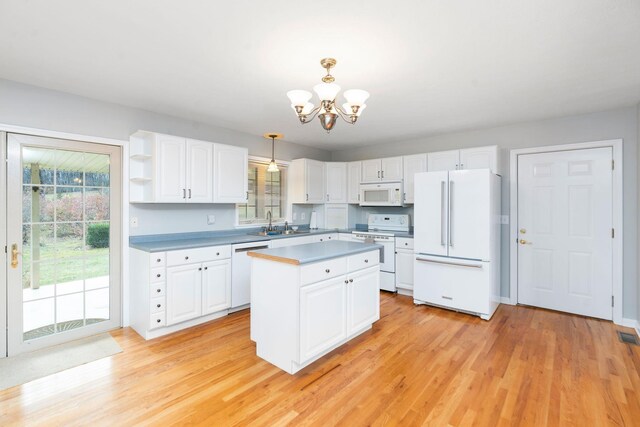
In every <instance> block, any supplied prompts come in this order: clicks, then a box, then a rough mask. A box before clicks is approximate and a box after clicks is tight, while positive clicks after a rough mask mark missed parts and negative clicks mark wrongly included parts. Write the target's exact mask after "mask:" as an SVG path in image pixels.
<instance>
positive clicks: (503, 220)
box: [500, 215, 509, 224]
mask: <svg viewBox="0 0 640 427" xmlns="http://www.w3.org/2000/svg"><path fill="white" fill-rule="evenodd" d="M500 224H509V215H500Z"/></svg>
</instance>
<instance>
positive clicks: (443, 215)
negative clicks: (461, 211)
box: [413, 172, 449, 256]
mask: <svg viewBox="0 0 640 427" xmlns="http://www.w3.org/2000/svg"><path fill="white" fill-rule="evenodd" d="M448 182H449V172H424V173H419V174H416V175H415V188H416V191H415V202H414V203H415V206H414V209H413V212H414V215H413V216H414V218H413V223H414V230H413V232H414V240H415V243H414V245H415V252H417V253H423V254H431V255H443V256H446V255H447V239H448V238H449V235H448V233H447V228H448V218H449V217H448V214H447V212H448V204H449V199H448V197H449V196H448V191H449V185H448Z"/></svg>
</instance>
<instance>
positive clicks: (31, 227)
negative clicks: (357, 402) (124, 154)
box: [7, 134, 121, 355]
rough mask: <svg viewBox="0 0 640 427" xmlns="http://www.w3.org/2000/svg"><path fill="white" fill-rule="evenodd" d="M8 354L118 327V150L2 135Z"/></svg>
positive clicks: (61, 141) (71, 142) (56, 140)
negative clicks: (7, 248) (5, 164)
mask: <svg viewBox="0 0 640 427" xmlns="http://www.w3.org/2000/svg"><path fill="white" fill-rule="evenodd" d="M8 149H9V156H8V158H9V165H8V187H7V189H8V201H9V209H8V218H7V224H8V228H7V234H8V236H7V237H8V242H9V244H10V245H11V248H10V249H11V250H10V268H9V270H8V271H9V274H8V277H9V282H8V287H9V289H8V295H9V304H8V312H9V315H8V327H9V354H10V355H11V354H16V353H20V352H22V351H27V350H29V349H35V348H41V347H45V346H47V345H53V344H57V343H60V342H63V341H67V340H70V339H76V338H79V337H82V336H88V335H91V334H94V333H97V332H100V331H103V330H107V329H112V328H114V327H117V326H119V325H120V258H119V257H120V253H121V251H120V248H121V238H120V235H121V234H120V229H121V225H120V182H121V180H120V148H119V147H114V146H107V145H97V144H91V143H85V142H77V141H67V140H58V139H51V138H40V137H32V136H25V135H13V134H10V135H9V136H8Z"/></svg>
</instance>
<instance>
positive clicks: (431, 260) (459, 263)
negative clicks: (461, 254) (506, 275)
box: [416, 257, 482, 268]
mask: <svg viewBox="0 0 640 427" xmlns="http://www.w3.org/2000/svg"><path fill="white" fill-rule="evenodd" d="M416 261H422V262H432V263H434V264H446V265H454V266H457V267H471V268H482V264H468V263H465V262H451V261H436V260H433V259H426V258H420V257H416Z"/></svg>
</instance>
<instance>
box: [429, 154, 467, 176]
mask: <svg viewBox="0 0 640 427" xmlns="http://www.w3.org/2000/svg"><path fill="white" fill-rule="evenodd" d="M459 164H460V150H451V151H437V152H435V153H429V154H427V170H428V171H429V172H437V171H454V170H456V169H458V165H459Z"/></svg>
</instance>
